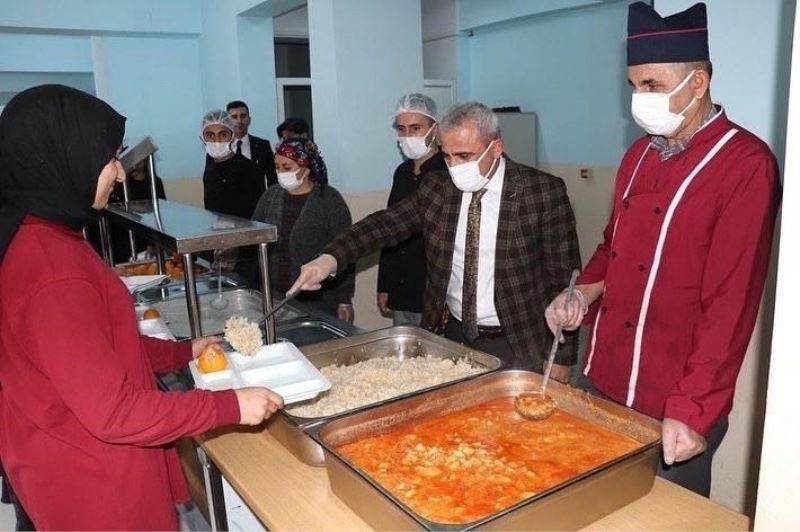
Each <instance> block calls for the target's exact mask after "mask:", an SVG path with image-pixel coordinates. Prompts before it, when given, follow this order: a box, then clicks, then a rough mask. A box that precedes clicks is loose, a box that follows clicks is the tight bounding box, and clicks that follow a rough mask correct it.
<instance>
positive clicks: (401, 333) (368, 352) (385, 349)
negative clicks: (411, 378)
mask: <svg viewBox="0 0 800 532" xmlns="http://www.w3.org/2000/svg"><path fill="white" fill-rule="evenodd" d="M301 350H302V351H303V353H304V354H305V355H306V356H307V357H308V360H309V361H310V362H311V363H312V364H314V366H316V367H317V368H320V369H321V368H323V367H325V366H329V365H332V364H338V365H352V364H355V363H357V362H361V361H364V360H369V359H372V358H382V357H395V358H397V359H398V360H402V359H404V358H409V357H417V356H424V355H431V356H434V357H441V358H447V359H451V360H458V359H461V358H464V359H466V360H468V361H469V362H470V363H472V364H473V365H477V366H479V367H481V368H483V370H484V371H482V372H481V373H478V374H476V375H470V376H468V377H465V378H464V379H472V378H475V377H477V376H479V375H481V374H485V373H487V372H491V371H495V370H497V369H499V368H500V366H501V364H502V363H501V361H500V359H499V358H497V357H495V356H492V355H489V354H487V353H483V352H481V351H476V350H474V349H470V348H469V347H466V346H465V345H462V344H459V343H456V342H453V341H451V340H448V339H446V338H444V337H442V336H439V335H436V334H433V333H432V332H429V331H426V330H424V329H420V328H419V327H409V326H399V327H390V328H387V329H381V330H377V331H372V332H368V333H365V334H360V335H358V336H352V337H348V338H341V339H338V340H330V341H327V342H321V343H318V344H313V345H307V346H303V347H302V348H301ZM464 379H458V380H456V381H450V382H449V383H442V384H440V385H438V386H434V387H429V388H426V389H427V390H432V389H437V388H439V387H442V386H447V385H449V384H452V383H453V382H459V381H460V380H464ZM426 389H422V390H418V391H416V392H413V393H408V394H403V395H400V396H397V397H393V398H391V399H385V400H383V401H380V402H377V403H372V404H368V405H364V406H362V407H360V408H356V409H352V410H348V411H343V412H339V413H338V414H334V415H331V416H325V417H300V416H293V415H291V414H289V413H287V412H286V411H285V410H279V411H278V412H277V413H276V415H273V416H272V417H270V419H269V420H268V421H267V428H268V430H269V432H270V434H272V436H273V437H274V438H275V439H277V440H278V441H280V442H281V443H282V444H283V445H284V447H286V448H287V449H288V450H289V451H290V452H291V453H292V454H293V455H295V456H296V457H297V458H298V459H299V460H300V461H302V462H304V463H306V464H309V465H313V466H324V465H325V457H324V455H323V451H322V448H321V447H320V446H319V445H318V444H317V443H315V442H314V441H313V440H312V439H311V438H309V437H308V435H307V434H306V433H305V431H306V430H307V429H308V428H309V427H312V426H315V425H317V424H320V423H322V422H325V421H328V420H331V419H335V418H337V417H341V416H344V415H347V414H349V413H352V412H358V411H361V410H364V409H368V408H373V407H376V406H378V405H382V404H385V403H389V402H392V401H396V400H398V399H400V398H403V397H409V396H413V395H417V394H419V393H421V392H422V391H424V390H426Z"/></svg>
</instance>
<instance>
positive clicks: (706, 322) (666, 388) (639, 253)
mask: <svg viewBox="0 0 800 532" xmlns="http://www.w3.org/2000/svg"><path fill="white" fill-rule="evenodd" d="M779 196H780V184H779V177H778V168H777V164H776V161H775V157H774V156H773V154H772V152H771V151H770V149H769V147H768V146H767V145H766V144H765V143H764V142H762V141H761V140H760V139H758V138H757V137H756V136H755V135H753V134H752V133H750V132H748V131H746V130H745V129H743V128H742V127H741V126H738V125H736V124H734V123H733V122H731V121H729V120H728V118H727V117H726V115H725V112H724V111H722V110H720V111H719V112H718V113H717V114H716V115H715V116H714V117H713V118H712V119H711V120H710V121H709V122H708V123H706V124H705V125H704V126H703V127H702V128H701V129H700V130H698V131H697V132H696V133H695V135H694V136H693V137H692V139H691V140H690V141H689V143H688V146H687V147H686V149H685V150H684V151H682V152H680V153H678V154H676V155H674V156H672V157H670V158H669V159H667V160H664V161H662V160H661V158H660V154H659V152H658V150H656V149H655V147H653V146H652V145H650V139H649V137H644V138H641V139H639V140H638V141H636V142H635V143H634V144H633V145H632V146H631V147H630V148H629V149H628V151H627V152H626V153H625V156H624V158H623V160H622V163H621V166H620V169H619V172H618V174H617V180H616V185H615V191H614V205H613V210H612V214H611V218H610V220H609V222H608V225H607V226H606V228H605V231H604V239H603V242H602V243H601V244H600V246H598V248H597V251H595V253H594V255H593V256H592V258H591V260H590V261H589V263H588V264H587V266H586V268H585V270H584V272H583V274H582V275H581V277H580V278H579V281H578V282H579V283H581V284H591V283H596V282H599V281H605V293H604V294H603V296H602V298H601V299H600V300H599V302H597V303H596V304H595V305H594V306H593V310H594V311H596V318H595V322H594V325H593V329H592V339H591V342H590V345H589V348H588V353H587V366H586V369H585V372H586V374H587V375H588V377H589V379H590V380H591V381H592V383H593V384H594V385H595V386H596V387H597V388H598V389H599V390H600V391H601V392H603V393H604V394H606V395H608V396H610V397H611V398H612V399H614V400H616V401H619V402H620V403H623V404H626V405H628V406H630V407H632V408H634V409H636V410H639V411H641V412H644V413H645V414H648V415H650V416H653V417H656V418H664V417H670V418H673V419H677V420H679V421H682V422H684V423H686V424H687V425H689V426H690V427H691V428H693V429H694V430H696V431H697V432H699V433H701V434H704V435H705V434H707V433H708V431H709V430H710V429H711V427H712V426H713V425H714V423H715V422H716V421H717V420H719V419H720V418H721V417H722V416H725V415H727V414H728V412H730V409H731V405H732V401H733V392H734V387H735V384H736V378H737V375H738V372H739V368H740V367H741V364H742V360H743V358H744V354H745V351H746V349H747V345H748V342H749V339H750V335H751V333H752V331H753V326H754V324H755V320H756V316H757V314H758V307H759V303H760V300H761V293H762V290H763V287H764V281H765V278H766V275H767V268H768V265H769V255H770V248H771V243H772V233H773V226H774V222H775V217H776V212H777V206H778V202H779Z"/></svg>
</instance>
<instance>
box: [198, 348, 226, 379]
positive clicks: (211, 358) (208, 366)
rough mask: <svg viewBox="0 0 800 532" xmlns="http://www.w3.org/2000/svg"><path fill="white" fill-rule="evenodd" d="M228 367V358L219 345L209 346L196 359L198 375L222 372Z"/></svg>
mask: <svg viewBox="0 0 800 532" xmlns="http://www.w3.org/2000/svg"><path fill="white" fill-rule="evenodd" d="M227 367H228V357H226V356H225V351H223V349H222V348H221V347H220V346H219V344H211V345H209V346H208V347H206V348H205V349H203V352H202V353H200V356H199V357H197V369H199V370H200V373H212V372H214V371H222V370H223V369H225V368H227Z"/></svg>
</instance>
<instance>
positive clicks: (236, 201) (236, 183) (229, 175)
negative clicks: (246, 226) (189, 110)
mask: <svg viewBox="0 0 800 532" xmlns="http://www.w3.org/2000/svg"><path fill="white" fill-rule="evenodd" d="M233 138H234V123H233V119H232V118H231V117H230V115H229V114H228V113H227V111H223V110H222V109H215V110H213V111H209V112H208V113H206V115H205V116H204V117H203V125H202V130H201V139H202V141H203V144H205V147H206V153H207V154H208V155H209V156H210V157H211V158H212V159H213V161H212V162H211V163H209V164H208V165H206V170H205V172H204V173H203V203H204V205H205V208H206V209H208V210H210V211H215V212H219V213H222V214H231V215H233V216H239V217H241V218H250V216H252V214H253V210H254V209H255V208H256V203H257V202H258V198H260V197H261V194H263V193H264V190H265V189H266V186H265V184H264V175H263V173H260V172H259V171H258V169H257V168H256V167H255V166H254V165H253V164H252V162H251V161H250V160H249V159H247V158H246V157H237V156H236V153H235V152H234V151H233Z"/></svg>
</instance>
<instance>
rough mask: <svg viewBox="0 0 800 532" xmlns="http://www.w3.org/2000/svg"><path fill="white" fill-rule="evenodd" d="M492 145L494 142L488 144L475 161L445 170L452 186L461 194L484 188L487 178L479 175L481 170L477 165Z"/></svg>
mask: <svg viewBox="0 0 800 532" xmlns="http://www.w3.org/2000/svg"><path fill="white" fill-rule="evenodd" d="M492 144H494V141H492V142H490V143H489V145H488V146H486V149H485V150H483V153H482V154H481V156H480V157H478V159H477V160H475V161H468V162H466V163H461V164H457V165H455V166H450V167H448V168H447V171H448V172H450V179H452V180H453V184H454V185H455V186H456V188H457V189H458V190H460V191H461V192H477V191H478V190H480V189H482V188H483V187H485V186H486V183H488V182H489V178H488V177H483V176H482V175H481V168H480V166H479V165H480V162H481V159H483V157H484V156H485V155H486V154H487V153H489V148H491V147H492ZM490 171H491V169H490Z"/></svg>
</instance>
